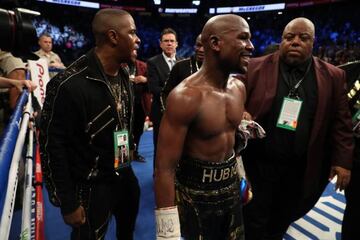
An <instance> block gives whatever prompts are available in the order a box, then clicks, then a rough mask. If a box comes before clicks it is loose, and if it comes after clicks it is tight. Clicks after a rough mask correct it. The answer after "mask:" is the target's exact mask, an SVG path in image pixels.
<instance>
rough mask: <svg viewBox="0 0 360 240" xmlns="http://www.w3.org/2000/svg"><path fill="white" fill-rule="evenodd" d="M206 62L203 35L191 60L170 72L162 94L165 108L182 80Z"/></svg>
mask: <svg viewBox="0 0 360 240" xmlns="http://www.w3.org/2000/svg"><path fill="white" fill-rule="evenodd" d="M203 60H204V47H203V45H202V43H201V34H199V35H198V36H197V38H196V41H195V54H194V55H193V56H191V57H189V58H186V59H184V60H181V61H179V62H177V63H176V64H175V65H174V67H173V68H172V69H171V71H170V75H169V78H168V79H167V80H166V82H165V86H164V88H163V89H162V92H161V98H162V103H163V107H164V108H165V107H166V98H167V96H168V95H169V93H170V92H171V90H173V89H174V88H175V87H176V86H177V85H178V84H179V83H180V82H181V81H182V80H184V79H185V78H187V77H188V76H190V75H191V74H193V73H195V72H197V71H198V70H199V68H200V67H201V65H202V62H203Z"/></svg>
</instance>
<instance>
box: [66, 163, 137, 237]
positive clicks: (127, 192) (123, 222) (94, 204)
mask: <svg viewBox="0 0 360 240" xmlns="http://www.w3.org/2000/svg"><path fill="white" fill-rule="evenodd" d="M78 193H79V198H80V202H81V203H82V205H83V207H84V209H85V212H86V222H85V224H83V225H82V226H81V227H79V228H73V231H72V233H71V239H72V240H102V239H105V234H106V231H107V227H108V223H109V220H110V219H111V217H112V216H114V217H115V220H116V236H117V239H121V240H132V239H133V233H134V229H135V222H136V217H137V214H138V210H139V198H140V187H139V183H138V180H137V178H136V176H135V174H134V172H133V170H132V168H131V167H129V168H126V169H122V170H121V172H120V174H119V176H114V177H113V178H112V179H111V180H109V181H106V182H101V183H94V184H80V185H79V186H78Z"/></svg>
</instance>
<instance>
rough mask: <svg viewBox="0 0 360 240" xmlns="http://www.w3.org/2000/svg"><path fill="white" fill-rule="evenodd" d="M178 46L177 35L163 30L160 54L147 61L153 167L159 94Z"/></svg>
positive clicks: (159, 110) (159, 116) (168, 30)
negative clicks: (151, 97)
mask: <svg viewBox="0 0 360 240" xmlns="http://www.w3.org/2000/svg"><path fill="white" fill-rule="evenodd" d="M177 46H178V42H177V34H176V32H175V31H174V30H173V29H171V28H165V29H164V30H163V31H162V32H161V36H160V48H161V49H162V53H161V54H158V55H156V56H154V57H152V58H150V59H149V60H148V61H147V66H148V85H149V90H150V92H151V93H152V94H153V101H152V105H151V113H150V118H151V121H152V122H153V124H154V125H153V127H154V135H153V140H154V166H155V159H156V146H157V139H158V133H159V126H160V121H161V116H162V112H161V100H160V93H161V89H162V88H163V87H164V84H165V81H166V79H167V78H168V75H169V72H170V70H171V68H172V67H173V66H174V64H175V62H176V60H177V58H176V48H177Z"/></svg>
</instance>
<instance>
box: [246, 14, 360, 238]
mask: <svg viewBox="0 0 360 240" xmlns="http://www.w3.org/2000/svg"><path fill="white" fill-rule="evenodd" d="M314 36H315V28H314V24H313V23H312V22H311V21H310V20H308V19H306V18H296V19H294V20H292V21H291V22H289V23H288V24H287V26H286V27H285V29H284V32H283V35H282V41H281V44H280V49H279V51H277V52H275V53H273V54H270V55H266V56H263V57H260V58H254V59H252V60H251V61H250V64H249V67H248V72H247V74H246V75H245V76H244V82H245V84H246V88H247V102H246V105H245V107H246V110H247V112H248V113H249V114H245V118H252V119H254V120H256V121H257V122H259V123H260V124H261V125H262V126H263V127H264V128H265V131H266V132H267V137H266V138H265V139H259V140H254V141H253V142H252V143H250V144H249V145H248V148H247V149H246V151H245V152H244V155H243V159H244V165H245V168H246V171H247V175H248V177H249V178H250V181H251V183H252V188H253V192H254V199H253V201H252V202H250V203H249V204H248V205H246V206H245V207H244V221H245V233H246V239H247V240H253V239H271V240H277V239H282V237H283V235H284V234H285V232H286V230H287V228H288V226H289V225H290V224H291V223H292V222H293V221H294V220H296V219H298V218H300V217H302V216H303V215H304V214H306V212H308V211H309V210H310V209H311V208H312V207H313V205H314V204H315V203H316V201H317V200H318V198H319V197H320V196H321V194H322V192H323V190H324V188H325V186H326V184H327V183H328V180H329V179H332V178H333V177H334V176H335V175H337V182H336V188H339V189H340V190H342V189H344V188H345V187H346V185H347V184H348V182H349V179H350V169H351V164H352V155H353V148H354V146H353V136H352V132H351V115H350V112H349V107H348V103H347V98H346V83H345V73H344V71H342V70H340V69H339V68H337V67H335V66H333V65H330V64H328V63H326V62H324V61H322V60H320V59H318V58H316V57H313V56H312V50H313V44H314Z"/></svg>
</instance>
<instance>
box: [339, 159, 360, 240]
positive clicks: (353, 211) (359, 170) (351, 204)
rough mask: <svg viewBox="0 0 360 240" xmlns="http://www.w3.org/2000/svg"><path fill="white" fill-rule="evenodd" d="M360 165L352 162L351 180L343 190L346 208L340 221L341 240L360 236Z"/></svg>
mask: <svg viewBox="0 0 360 240" xmlns="http://www.w3.org/2000/svg"><path fill="white" fill-rule="evenodd" d="M359 183H360V166H359V164H354V166H353V169H352V171H351V180H350V184H349V186H348V187H347V188H346V190H345V197H346V208H345V212H344V219H343V222H342V233H341V239H342V240H353V239H357V238H359V236H360V228H359V224H358V221H359V219H360V197H359V194H360V186H359Z"/></svg>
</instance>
